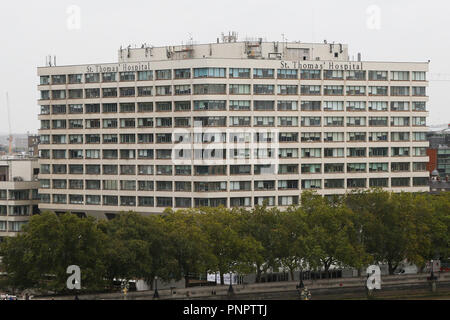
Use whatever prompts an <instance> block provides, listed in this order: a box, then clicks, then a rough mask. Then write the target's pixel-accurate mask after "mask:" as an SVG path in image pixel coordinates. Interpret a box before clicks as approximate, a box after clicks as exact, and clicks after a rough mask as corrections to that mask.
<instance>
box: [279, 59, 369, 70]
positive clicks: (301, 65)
mask: <svg viewBox="0 0 450 320" xmlns="http://www.w3.org/2000/svg"><path fill="white" fill-rule="evenodd" d="M281 69H300V70H344V71H346V70H363V63H362V62H336V61H281Z"/></svg>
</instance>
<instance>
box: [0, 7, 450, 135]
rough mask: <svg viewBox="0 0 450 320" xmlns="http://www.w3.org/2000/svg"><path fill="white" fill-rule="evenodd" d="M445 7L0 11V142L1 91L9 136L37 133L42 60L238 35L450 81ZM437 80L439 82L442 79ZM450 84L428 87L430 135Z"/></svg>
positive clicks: (441, 117)
mask: <svg viewBox="0 0 450 320" xmlns="http://www.w3.org/2000/svg"><path fill="white" fill-rule="evenodd" d="M71 5H77V6H79V8H80V9H81V16H80V17H81V28H80V29H78V30H69V28H68V27H67V21H68V18H69V14H68V13H67V8H68V7H69V6H71ZM371 5H376V6H378V7H379V8H380V28H379V29H373V28H372V29H370V28H368V27H367V21H368V20H369V18H370V16H369V14H368V13H367V9H368V7H369V6H371ZM449 13H450V2H448V1H442V0H428V1H422V0H373V1H368V0H340V1H336V0H315V1H308V2H305V1H298V0H292V1H290V0H277V1H269V0H226V1H218V0H184V1H181V0H170V1H152V0H150V1H144V0H127V1H117V0H110V1H106V0H102V1H100V0H96V1H93V0H72V1H66V0H58V1H55V0H53V1H50V0H39V1H23V0H15V1H2V3H1V5H0V28H1V29H0V30H1V34H0V35H1V39H2V43H3V47H2V49H1V51H0V70H1V77H0V132H1V133H5V132H7V131H8V122H7V113H6V91H9V95H10V100H11V109H12V110H11V113H12V114H11V122H12V127H13V132H14V133H25V132H27V131H30V132H37V129H38V127H39V122H38V120H37V114H38V113H39V108H38V106H37V102H36V100H37V97H38V92H37V84H38V81H39V79H38V77H37V75H36V74H37V71H36V67H38V66H43V65H44V64H45V56H46V55H49V54H52V55H56V56H57V65H64V64H84V63H106V62H116V60H117V50H118V49H119V47H120V46H121V45H124V46H127V45H129V44H132V45H134V44H136V45H139V46H140V45H141V44H142V43H147V44H152V45H154V46H165V45H176V44H181V42H186V41H187V40H188V38H189V34H192V36H193V37H194V41H196V42H198V43H208V42H215V41H216V38H217V37H219V36H220V34H221V33H222V32H228V31H233V30H234V31H237V32H238V33H239V36H240V39H241V40H242V39H244V38H245V37H246V36H252V37H253V36H254V37H263V38H267V40H268V41H276V40H278V41H281V39H282V36H281V34H285V37H286V38H287V39H288V41H297V40H300V41H302V42H311V41H314V42H322V41H323V40H324V39H327V40H328V41H329V42H332V41H336V42H342V43H347V44H349V48H350V56H352V55H355V56H356V54H357V53H358V52H361V53H362V56H363V60H377V61H380V60H381V61H383V60H387V61H427V60H429V59H430V60H431V64H430V76H429V78H431V79H434V78H437V77H441V79H442V78H443V77H444V76H443V74H446V75H447V76H446V79H448V80H450V32H449V31H450V20H449V18H448V14H449ZM439 74H440V76H439ZM449 92H450V81H431V82H430V89H429V90H428V95H429V96H430V102H429V105H428V109H429V111H430V118H429V120H428V124H429V125H436V124H444V123H450V109H449V108H448V105H447V99H446V98H447V94H448V93H449Z"/></svg>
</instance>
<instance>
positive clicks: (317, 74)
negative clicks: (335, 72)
mask: <svg viewBox="0 0 450 320" xmlns="http://www.w3.org/2000/svg"><path fill="white" fill-rule="evenodd" d="M300 79H302V80H320V79H321V71H320V70H301V71H300Z"/></svg>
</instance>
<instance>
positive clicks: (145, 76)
mask: <svg viewBox="0 0 450 320" xmlns="http://www.w3.org/2000/svg"><path fill="white" fill-rule="evenodd" d="M151 80H153V71H138V81H151Z"/></svg>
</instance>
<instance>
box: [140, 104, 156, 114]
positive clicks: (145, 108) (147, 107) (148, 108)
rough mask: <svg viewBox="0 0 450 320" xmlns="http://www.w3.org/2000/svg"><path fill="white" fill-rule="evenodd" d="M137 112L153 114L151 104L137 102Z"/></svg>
mask: <svg viewBox="0 0 450 320" xmlns="http://www.w3.org/2000/svg"><path fill="white" fill-rule="evenodd" d="M138 112H153V102H138Z"/></svg>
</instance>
